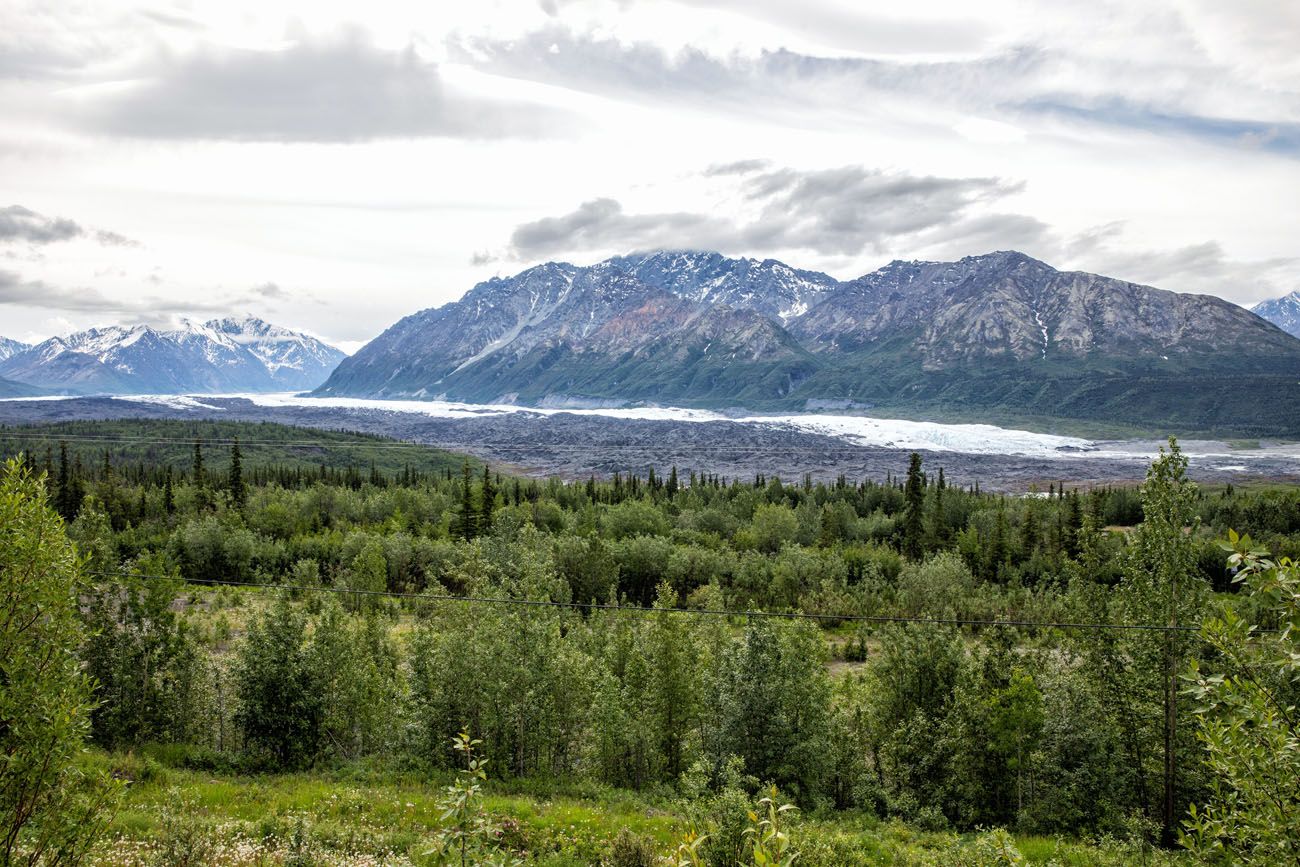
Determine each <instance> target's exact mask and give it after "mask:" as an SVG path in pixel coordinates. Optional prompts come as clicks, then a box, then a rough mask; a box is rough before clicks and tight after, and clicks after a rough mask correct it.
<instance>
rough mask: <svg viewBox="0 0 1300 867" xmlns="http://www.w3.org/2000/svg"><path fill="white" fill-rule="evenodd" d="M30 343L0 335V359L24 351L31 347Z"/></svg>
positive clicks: (2, 359)
mask: <svg viewBox="0 0 1300 867" xmlns="http://www.w3.org/2000/svg"><path fill="white" fill-rule="evenodd" d="M31 348H32V345H31V344H30V343H22V342H21V341H18V340H10V339H9V338H8V337H0V361H4V360H5V359H8V358H12V357H13V356H15V355H17V354H18V353H20V352H26V351H27V350H29V349H31Z"/></svg>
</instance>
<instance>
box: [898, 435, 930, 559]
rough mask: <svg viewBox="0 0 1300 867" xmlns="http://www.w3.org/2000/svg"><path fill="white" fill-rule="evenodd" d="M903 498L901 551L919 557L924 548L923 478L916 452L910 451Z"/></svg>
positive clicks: (919, 458) (918, 456)
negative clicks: (910, 456) (910, 455)
mask: <svg viewBox="0 0 1300 867" xmlns="http://www.w3.org/2000/svg"><path fill="white" fill-rule="evenodd" d="M903 500H904V505H903V553H905V554H907V556H909V557H914V558H916V557H920V556H921V554H922V552H924V550H925V479H924V478H923V477H922V475H921V456H920V455H919V454H917V453H916V452H912V458H911V461H910V462H909V463H908V467H907V484H906V485H905V486H904V488H903Z"/></svg>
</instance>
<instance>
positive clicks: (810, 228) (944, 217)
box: [510, 163, 1033, 259]
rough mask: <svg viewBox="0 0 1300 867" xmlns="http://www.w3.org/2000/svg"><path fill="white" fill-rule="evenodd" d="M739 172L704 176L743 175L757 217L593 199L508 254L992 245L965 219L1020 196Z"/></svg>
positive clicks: (894, 178)
mask: <svg viewBox="0 0 1300 867" xmlns="http://www.w3.org/2000/svg"><path fill="white" fill-rule="evenodd" d="M737 165H740V164H736V163H733V164H730V166H724V167H721V169H722V170H721V171H720V170H719V167H712V168H710V169H708V170H706V173H707V174H711V175H712V176H728V175H737V174H739V173H740V172H741V171H743V175H742V179H741V180H740V182H739V188H738V189H739V193H740V195H741V196H742V198H743V200H744V201H745V202H747V203H748V204H749V206H750V207H751V209H752V215H750V216H748V217H747V218H745V219H741V220H732V219H728V218H725V217H721V216H717V215H713V214H701V213H692V212H684V211H678V212H667V213H654V214H629V213H627V212H625V211H624V209H623V206H622V204H621V203H619V202H618V201H616V200H614V199H610V198H600V199H592V200H590V201H587V202H583V203H582V204H581V205H579V206H578V207H577V208H576V209H575V210H573V211H571V212H569V213H567V214H563V215H560V216H555V217H546V218H543V219H540V220H536V221H533V222H530V223H524V224H522V225H520V226H518V227H516V229H515V231H514V233H513V234H512V236H511V239H510V250H511V253H512V254H513V255H514V256H515V257H516V258H519V259H532V258H538V257H545V256H550V255H554V254H556V253H560V252H572V251H589V250H619V251H627V250H644V249H654V248H661V247H694V248H699V247H708V248H713V249H719V250H725V251H733V252H740V251H753V250H792V249H804V250H812V251H815V252H818V253H821V254H826V255H855V254H858V253H862V252H864V251H867V250H877V251H878V250H882V249H883V248H884V247H885V246H886V245H887V244H888V243H889V242H891V241H893V240H895V239H898V238H902V237H920V236H924V235H925V234H926V233H929V234H934V233H937V232H940V231H942V230H944V229H951V228H954V227H955V228H958V229H959V231H966V232H968V233H973V232H976V231H982V232H983V233H984V234H985V235H986V236H987V235H991V234H992V232H993V229H994V228H995V226H994V225H993V224H992V223H990V224H987V225H985V226H983V228H981V226H980V225H979V224H973V223H969V220H970V219H971V217H970V216H969V215H968V211H969V209H970V208H971V207H972V206H974V205H976V204H979V203H983V202H989V201H993V200H996V199H999V198H1001V197H1003V196H1006V195H1009V194H1011V193H1014V192H1017V191H1018V190H1019V189H1020V186H1019V185H1018V184H1014V183H1009V182H1006V181H1003V180H1000V179H998V178H941V177H930V176H917V175H909V174H905V173H891V172H881V171H877V170H871V169H864V168H861V167H857V166H846V167H843V168H837V169H822V170H815V171H798V170H795V169H789V168H768V169H760V168H759V167H758V166H757V165H749V166H746V167H744V168H743V170H737V169H735V168H734V167H735V166H737ZM1003 219H1004V221H1009V220H1011V218H1003ZM1016 220H1017V226H1016V228H1017V231H1018V232H1019V233H1021V235H1022V236H1023V234H1024V233H1025V231H1026V229H1027V227H1028V228H1030V229H1032V228H1033V226H1031V225H1030V223H1031V220H1030V218H1016ZM1006 224H1009V223H1005V222H1004V225H1006ZM962 227H965V228H964V229H963V228H962Z"/></svg>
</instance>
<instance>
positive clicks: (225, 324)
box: [0, 316, 345, 396]
mask: <svg viewBox="0 0 1300 867" xmlns="http://www.w3.org/2000/svg"><path fill="white" fill-rule="evenodd" d="M4 348H5V351H4V353H3V354H0V379H2V380H6V381H8V382H9V389H10V390H13V389H14V388H18V389H24V388H25V389H27V390H28V393H31V391H42V390H43V391H45V392H47V393H71V394H175V393H185V392H189V393H196V392H197V393H214V392H238V391H301V390H305V389H310V388H314V387H316V386H317V385H320V384H321V382H322V381H323V380H324V379H325V378H326V376H328V375H329V373H330V371H332V370H333V369H334V368H335V367H336V366H337V365H338V363H339V362H340V361H341V360H342V359H343V358H344V357H345V356H344V353H343V352H341V351H340V350H338V349H336V348H334V347H332V346H330V345H328V344H326V343H323V342H322V341H320V340H317V339H316V338H314V337H311V336H309V335H306V334H302V333H299V332H296V331H290V330H288V329H286V328H281V327H279V326H277V325H272V324H270V323H268V322H265V321H263V320H261V319H258V318H257V317H255V316H243V317H238V318H236V317H227V318H224V319H213V320H210V321H208V322H203V323H199V322H192V321H189V320H183V321H182V323H181V325H180V327H178V328H175V329H172V330H160V329H155V328H153V327H150V326H148V325H136V326H133V327H126V326H111V327H107V328H92V329H90V330H88V331H81V332H78V333H76V334H70V335H68V336H66V337H51V338H50V339H49V340H46V341H43V342H42V343H38V344H36V345H35V346H27V345H26V344H21V343H17V342H16V341H6V342H5V344H4ZM5 389H6V386H5V385H4V384H3V383H0V391H4V390H5ZM20 393H21V392H20ZM10 396H18V395H17V394H15V395H10Z"/></svg>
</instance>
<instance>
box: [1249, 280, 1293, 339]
mask: <svg viewBox="0 0 1300 867" xmlns="http://www.w3.org/2000/svg"><path fill="white" fill-rule="evenodd" d="M1250 309H1251V312H1252V313H1254V314H1255V315H1256V316H1262V317H1264V318H1265V319H1267V320H1268V321H1269V322H1272V323H1273V324H1274V325H1276V326H1277V327H1278V328H1281V329H1282V330H1283V331H1285V332H1286V333H1287V334H1291V335H1294V336H1295V337H1300V289H1297V290H1296V291H1294V292H1292V293H1291V294H1289V295H1283V296H1282V297H1281V298H1272V299H1270V300H1268V301H1261V302H1260V303H1258V304H1256V305H1255V306H1254V307H1252V308H1250Z"/></svg>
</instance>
